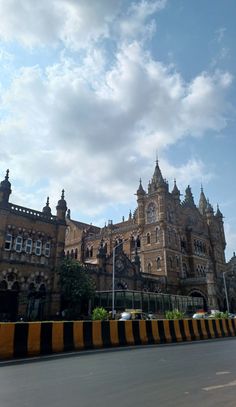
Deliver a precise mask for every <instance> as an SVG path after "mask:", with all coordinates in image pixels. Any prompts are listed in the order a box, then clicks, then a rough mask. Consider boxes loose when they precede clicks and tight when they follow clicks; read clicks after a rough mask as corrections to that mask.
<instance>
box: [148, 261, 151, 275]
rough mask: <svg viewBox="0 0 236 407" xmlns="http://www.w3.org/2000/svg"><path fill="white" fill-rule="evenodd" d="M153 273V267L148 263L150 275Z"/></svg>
mask: <svg viewBox="0 0 236 407" xmlns="http://www.w3.org/2000/svg"><path fill="white" fill-rule="evenodd" d="M151 272H152V265H151V263H148V273H151Z"/></svg>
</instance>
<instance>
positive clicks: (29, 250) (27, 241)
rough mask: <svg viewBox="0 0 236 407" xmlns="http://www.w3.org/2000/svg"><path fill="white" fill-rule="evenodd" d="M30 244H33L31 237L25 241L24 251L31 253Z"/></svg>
mask: <svg viewBox="0 0 236 407" xmlns="http://www.w3.org/2000/svg"><path fill="white" fill-rule="evenodd" d="M32 246H33V241H32V239H30V238H28V239H26V241H25V252H26V253H27V254H31V253H32Z"/></svg>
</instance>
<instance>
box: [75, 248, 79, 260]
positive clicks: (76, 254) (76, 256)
mask: <svg viewBox="0 0 236 407" xmlns="http://www.w3.org/2000/svg"><path fill="white" fill-rule="evenodd" d="M77 258H78V249H75V259H77Z"/></svg>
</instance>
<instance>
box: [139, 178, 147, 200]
mask: <svg viewBox="0 0 236 407" xmlns="http://www.w3.org/2000/svg"><path fill="white" fill-rule="evenodd" d="M144 195H146V192H145V191H144V189H143V186H142V180H141V178H140V180H139V187H138V189H137V196H144Z"/></svg>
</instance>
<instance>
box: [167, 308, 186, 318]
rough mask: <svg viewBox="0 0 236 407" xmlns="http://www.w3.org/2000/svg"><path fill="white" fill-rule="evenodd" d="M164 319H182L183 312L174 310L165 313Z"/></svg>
mask: <svg viewBox="0 0 236 407" xmlns="http://www.w3.org/2000/svg"><path fill="white" fill-rule="evenodd" d="M165 318H166V319H183V318H184V312H182V311H179V310H178V309H175V310H173V311H166V313H165Z"/></svg>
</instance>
